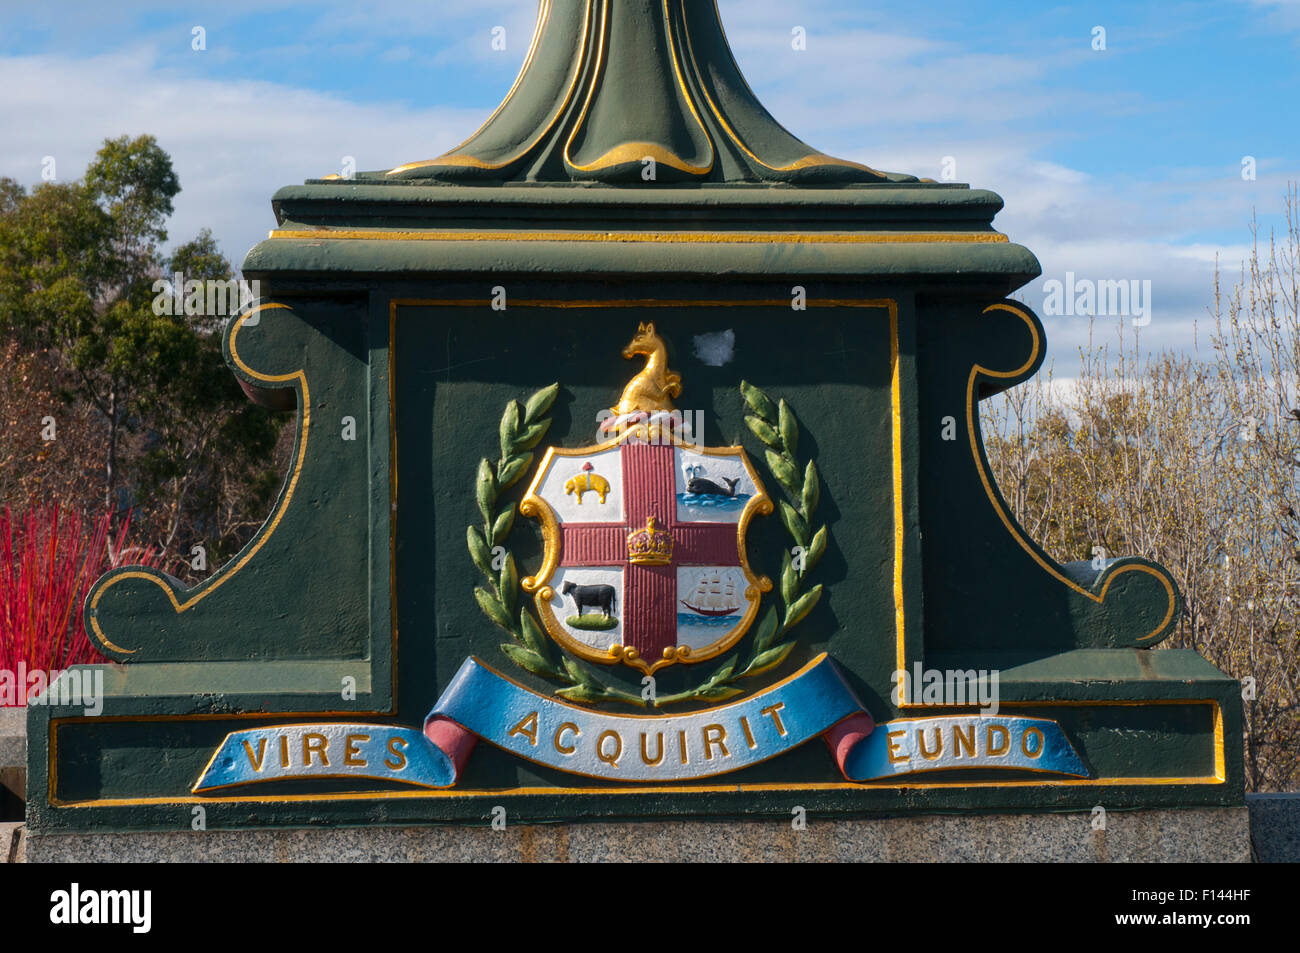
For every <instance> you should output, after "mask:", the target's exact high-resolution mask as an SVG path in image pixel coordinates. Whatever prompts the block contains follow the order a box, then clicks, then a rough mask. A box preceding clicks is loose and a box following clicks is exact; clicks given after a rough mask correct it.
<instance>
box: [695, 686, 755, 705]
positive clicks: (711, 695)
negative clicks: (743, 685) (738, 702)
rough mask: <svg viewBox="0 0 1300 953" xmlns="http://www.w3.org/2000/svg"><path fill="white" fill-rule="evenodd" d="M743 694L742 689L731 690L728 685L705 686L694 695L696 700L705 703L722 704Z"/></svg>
mask: <svg viewBox="0 0 1300 953" xmlns="http://www.w3.org/2000/svg"><path fill="white" fill-rule="evenodd" d="M743 694H745V692H744V689H740V688H733V687H732V686H729V685H713V686H706V687H704V688H701V689H700V690H699V691H697V692H695V693H694V695H695V697H696V698H698V699H700V700H701V701H707V702H724V701H727V700H728V699H730V698H735V697H736V696H737V695H743Z"/></svg>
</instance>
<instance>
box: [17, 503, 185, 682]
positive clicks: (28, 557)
mask: <svg viewBox="0 0 1300 953" xmlns="http://www.w3.org/2000/svg"><path fill="white" fill-rule="evenodd" d="M111 525H112V519H111V517H110V516H109V515H107V514H105V515H102V516H98V517H90V518H87V517H86V516H84V515H83V514H82V513H81V512H79V511H77V510H74V509H64V508H60V507H59V506H58V505H57V504H48V505H33V506H30V507H29V508H28V509H27V510H26V511H25V512H15V511H13V510H11V509H10V508H9V507H8V506H5V507H4V509H3V510H0V669H7V670H9V671H17V670H18V667H19V663H20V662H21V663H25V666H26V668H27V670H28V671H33V670H36V669H41V670H44V671H50V670H62V669H65V668H67V667H68V666H69V665H77V664H83V663H87V662H103V661H105V659H104V658H103V656H101V655H100V654H99V653H98V652H97V651H96V650H95V648H94V646H93V645H92V644H91V642H90V639H89V638H88V637H87V635H86V631H85V628H84V627H83V625H82V616H81V610H82V606H83V604H84V603H85V600H86V595H87V593H88V592H89V591H90V586H91V584H93V583H94V581H95V580H96V579H98V578H99V577H100V576H101V575H102V574H103V573H105V572H107V571H108V570H109V569H112V568H114V567H115V566H119V565H125V564H127V563H130V564H132V565H143V566H158V565H160V564H161V563H162V562H163V553H161V552H160V551H157V550H153V549H149V548H142V547H139V546H131V545H128V544H127V537H128V531H129V529H130V517H129V516H128V517H127V518H126V519H124V520H123V521H122V522H121V525H120V526H119V528H118V530H117V532H116V533H113V532H112V530H111Z"/></svg>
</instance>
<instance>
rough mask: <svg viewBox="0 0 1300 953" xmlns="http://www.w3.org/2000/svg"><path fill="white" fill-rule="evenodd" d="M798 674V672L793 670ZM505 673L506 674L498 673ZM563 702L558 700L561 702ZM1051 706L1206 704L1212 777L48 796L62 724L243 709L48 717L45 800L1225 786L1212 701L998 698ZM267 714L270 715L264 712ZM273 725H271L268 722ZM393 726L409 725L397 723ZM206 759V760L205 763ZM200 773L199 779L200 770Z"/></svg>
mask: <svg viewBox="0 0 1300 953" xmlns="http://www.w3.org/2000/svg"><path fill="white" fill-rule="evenodd" d="M796 674H798V673H796ZM502 677H505V676H502ZM561 704H563V702H561ZM1055 705H1068V706H1074V707H1086V706H1096V707H1100V708H1110V707H1115V706H1137V705H1143V706H1145V705H1210V706H1212V707H1213V717H1214V724H1215V731H1214V742H1213V744H1214V765H1215V773H1214V775H1212V776H1210V775H1203V776H1199V777H1166V778H1161V777H1155V778H1152V777H1137V778H1077V779H1072V780H1062V781H1031V780H1016V781H966V782H951V781H938V782H923V781H920V782H895V783H892V784H882V783H879V782H866V781H864V782H854V781H830V782H820V781H816V782H808V783H804V784H783V783H779V782H777V783H761V784H715V785H674V784H663V785H638V786H632V787H628V786H617V787H584V788H547V787H518V788H461V789H456V788H449V789H445V790H436V791H434V790H418V791H388V790H378V791H356V792H343V793H320V794H283V795H278V796H275V797H266V796H257V795H246V796H228V797H192V796H191V797H186V796H181V797H141V798H97V799H94V800H87V801H62V800H59V799H58V798H55V797H54V796H53V792H54V791H57V790H58V788H57V787H56V781H57V776H56V772H55V768H56V766H57V765H58V757H57V750H58V732H59V729H60V728H61V727H63V726H64V725H65V724H73V723H79V722H94V723H96V724H98V723H101V722H104V721H142V722H174V721H188V720H192V719H194V718H196V717H202V718H205V719H207V720H218V719H221V718H239V717H246V718H251V717H257V716H258V714H257V713H243V714H241V715H207V716H193V715H141V716H131V715H120V716H110V717H108V718H103V717H99V718H95V717H90V716H87V717H82V718H54V719H51V720H50V736H49V747H50V760H49V766H50V774H49V779H48V784H49V787H48V789H47V792H48V801H49V804H50V806H51V807H59V808H69V809H76V808H93V807H136V806H148V805H164V804H207V803H214V802H215V803H241V804H246V803H252V804H291V803H303V802H311V801H370V800H376V799H379V800H387V799H409V798H446V797H466V798H468V797H481V796H483V795H493V796H500V797H528V796H532V795H538V794H547V795H550V794H558V795H577V796H591V795H596V796H600V795H607V794H632V795H635V794H678V793H681V794H722V793H737V792H747V791H753V792H759V791H778V792H781V791H788V792H796V791H862V790H928V789H935V788H952V787H955V788H1021V787H1116V786H1122V785H1126V784H1127V785H1133V786H1135V787H1156V786H1164V785H1170V784H1187V785H1209V784H1224V783H1226V782H1227V770H1226V767H1225V765H1226V761H1227V750H1226V747H1225V743H1224V734H1223V711H1222V709H1221V708H1220V707H1219V703H1218V702H1217V701H1215V700H1214V699H1200V698H1197V699H1159V700H1153V701H1145V702H1139V701H1112V700H1100V701H1024V702H1003V703H1002V707H1004V708H1008V707H1020V708H1040V707H1048V706H1055ZM297 714H302V715H308V714H313V713H311V712H297V713H294V712H286V713H284V714H283V716H282V717H294V716H295V715H297ZM315 714H316V715H318V716H320V717H325V716H328V715H337V716H338V717H340V718H344V717H355V716H356V715H358V714H366V713H362V712H318V713H315ZM267 717H269V716H267ZM621 717H630V718H653V717H656V716H654V715H627V716H621ZM269 727H275V726H269ZM393 727H399V728H400V727H408V726H403V725H396V726H393ZM210 760H211V759H209V761H210ZM199 777H202V775H201V774H200V775H199Z"/></svg>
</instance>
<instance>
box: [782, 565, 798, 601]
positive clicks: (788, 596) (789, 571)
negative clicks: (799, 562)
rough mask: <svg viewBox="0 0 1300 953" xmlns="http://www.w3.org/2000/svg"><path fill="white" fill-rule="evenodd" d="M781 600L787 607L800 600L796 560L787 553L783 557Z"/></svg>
mask: <svg viewBox="0 0 1300 953" xmlns="http://www.w3.org/2000/svg"><path fill="white" fill-rule="evenodd" d="M781 598H782V599H784V600H785V604H786V605H790V603H792V602H794V601H795V600H796V599H797V598H799V574H798V573H797V572H795V569H794V560H793V559H791V558H790V553H789V552H786V553H785V554H784V555H783V556H782V557H781Z"/></svg>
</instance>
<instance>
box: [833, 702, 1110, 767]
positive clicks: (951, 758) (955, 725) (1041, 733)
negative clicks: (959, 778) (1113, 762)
mask: <svg viewBox="0 0 1300 953" xmlns="http://www.w3.org/2000/svg"><path fill="white" fill-rule="evenodd" d="M953 768H1012V769H1019V770H1022V771H1047V772H1050V773H1053V774H1065V775H1070V776H1072V777H1085V778H1086V777H1087V776H1088V769H1087V768H1086V767H1084V764H1083V762H1082V761H1080V760H1079V755H1078V754H1077V753H1076V752H1075V750H1074V746H1073V745H1071V744H1070V741H1069V739H1068V738H1066V737H1065V732H1063V731H1062V730H1061V726H1060V725H1058V724H1057V723H1056V722H1054V721H1052V720H1051V719H1048V718H1022V717H1019V716H1015V715H1012V716H1008V717H998V716H992V717H990V716H980V715H949V716H944V717H940V718H903V719H899V720H897V721H890V722H886V723H885V724H883V725H878V726H877V727H876V730H875V731H873V732H872V733H871V735H870V736H868V737H867V738H866V739H864V740H863V741H862V742H860V743H859V744H857V745H855V746H854V747H853V750H852V751H850V752H849V754H848V757H847V758H845V760H844V775H845V777H847V778H848V779H849V780H850V781H878V780H880V779H882V778H892V777H896V776H898V775H900V774H918V773H921V772H924V771H940V770H943V769H953Z"/></svg>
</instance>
